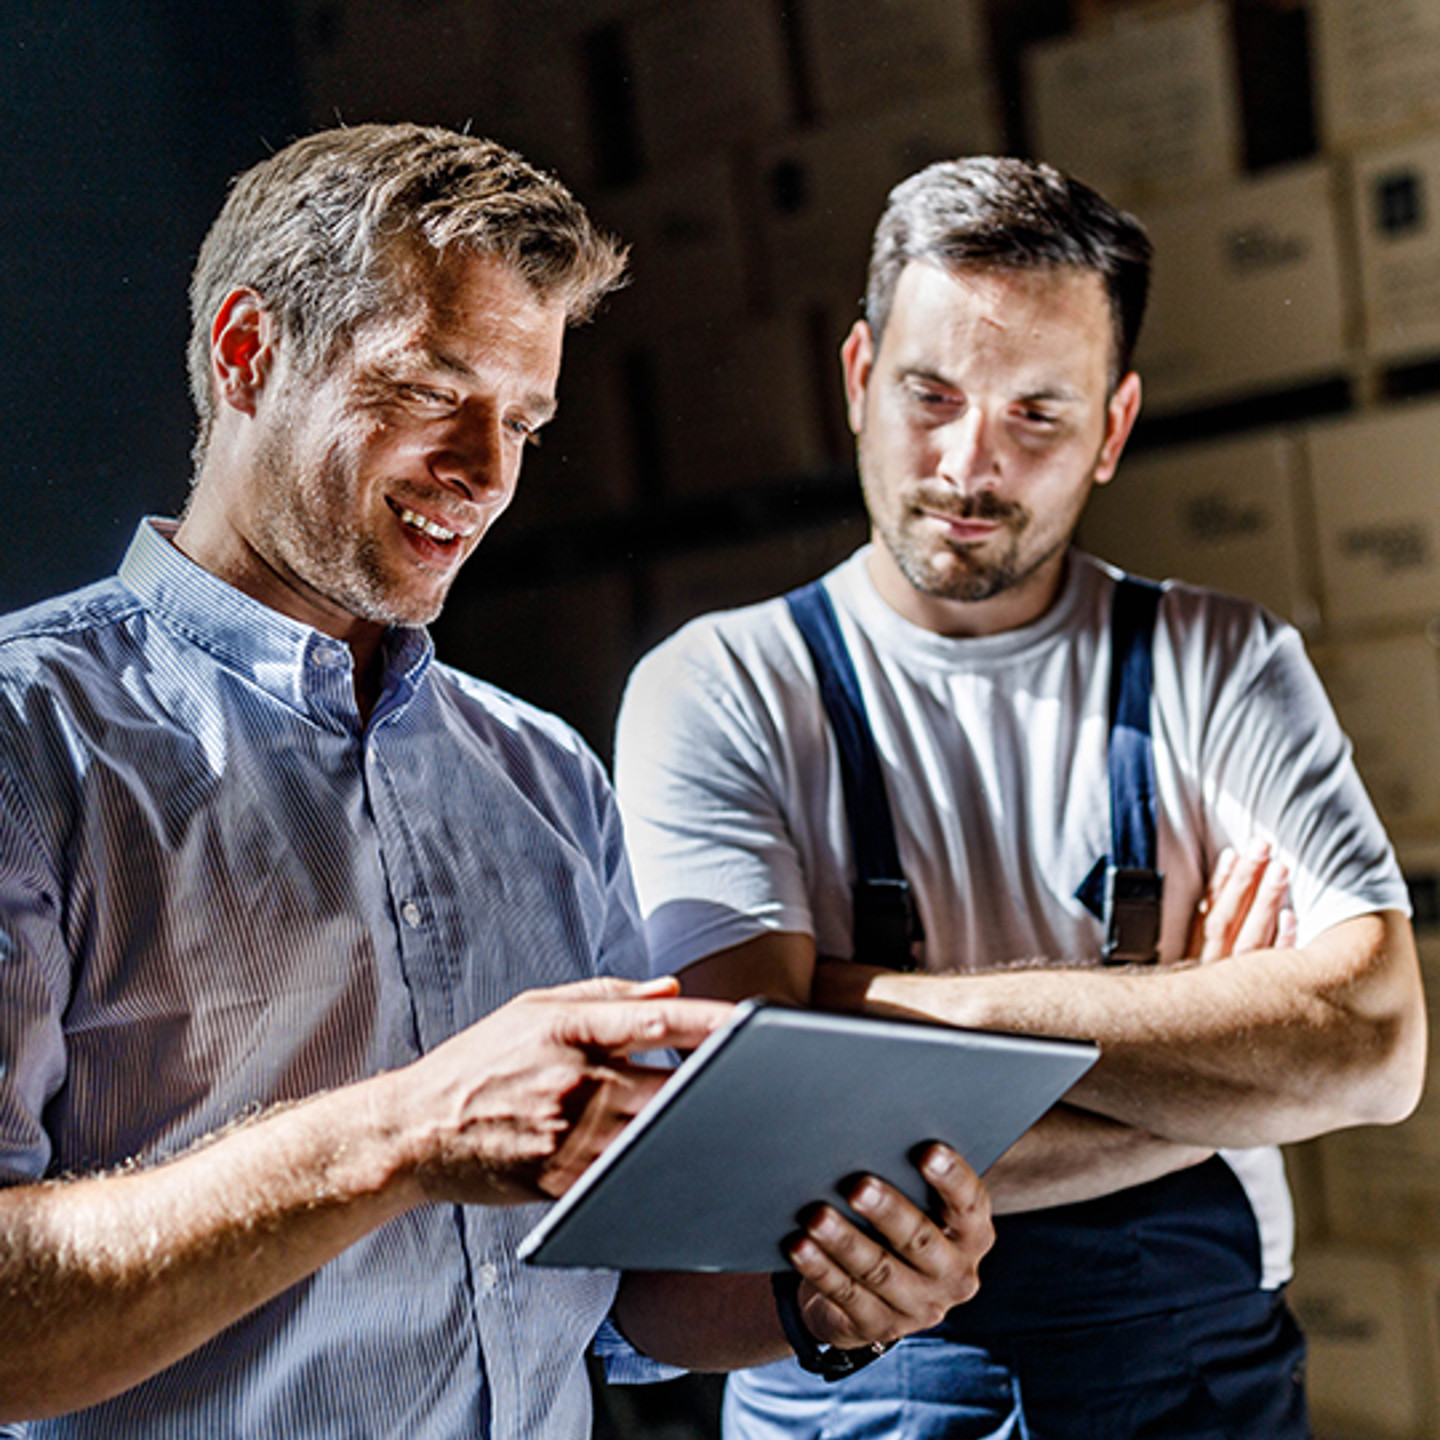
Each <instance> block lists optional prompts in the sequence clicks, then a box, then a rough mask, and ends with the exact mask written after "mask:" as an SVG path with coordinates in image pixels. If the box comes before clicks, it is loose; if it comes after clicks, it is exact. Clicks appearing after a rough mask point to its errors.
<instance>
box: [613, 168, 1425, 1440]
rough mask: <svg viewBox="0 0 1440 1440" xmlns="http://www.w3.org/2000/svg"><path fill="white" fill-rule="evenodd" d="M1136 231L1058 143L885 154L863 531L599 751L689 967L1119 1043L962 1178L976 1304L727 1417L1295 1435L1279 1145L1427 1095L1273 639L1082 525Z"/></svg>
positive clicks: (1137, 309) (1388, 860) (1363, 800)
mask: <svg viewBox="0 0 1440 1440" xmlns="http://www.w3.org/2000/svg"><path fill="white" fill-rule="evenodd" d="M1149 260H1150V247H1149V243H1148V240H1147V239H1146V236H1145V234H1144V232H1143V230H1142V229H1141V227H1140V226H1139V225H1138V224H1137V223H1136V222H1135V221H1134V220H1133V219H1132V218H1131V217H1130V216H1128V215H1125V214H1123V213H1122V212H1120V211H1118V210H1116V209H1115V208H1114V207H1113V206H1111V205H1109V204H1108V203H1107V202H1106V201H1105V200H1103V199H1102V198H1101V197H1100V196H1099V195H1097V194H1095V193H1094V192H1093V191H1091V190H1089V189H1088V188H1087V187H1085V186H1083V185H1080V184H1078V183H1076V182H1074V181H1073V180H1070V179H1068V178H1066V177H1065V176H1063V175H1061V174H1059V173H1058V172H1056V171H1055V170H1053V169H1051V168H1050V167H1047V166H1044V165H1039V164H1032V163H1029V162H1025V161H1021V160H1013V159H984V158H979V159H971V160H962V161H955V162H945V163H940V164H937V165H934V166H932V167H929V168H927V169H926V170H923V171H922V172H920V173H919V174H917V175H915V176H913V177H911V178H910V179H909V180H907V181H905V182H903V183H902V184H901V185H899V186H898V187H897V188H896V189H895V190H894V191H893V192H892V194H891V197H890V200H889V203H888V206H887V208H886V211H885V213H884V216H883V217H882V219H881V221H880V225H879V228H878V231H877V233H876V236H875V242H874V247H873V258H872V264H871V270H870V281H869V288H868V293H867V296H866V302H865V314H864V318H863V319H860V320H858V321H857V322H856V323H855V325H854V328H853V329H852V330H851V332H850V334H849V337H848V338H847V340H846V341H845V344H844V347H843V352H842V361H843V371H844V380H845V387H846V396H847V400H848V412H849V419H850V424H851V428H852V430H853V431H854V433H855V435H856V438H857V442H858V457H859V470H860V479H861V485H862V488H863V492H864V498H865V503H866V506H867V508H868V511H869V515H870V520H871V543H870V544H869V545H867V546H866V547H864V548H863V549H862V550H861V551H860V552H859V553H857V554H856V555H854V556H852V557H851V558H850V559H849V560H847V561H845V562H844V563H843V564H841V565H840V566H839V567H838V568H837V569H835V570H833V571H832V572H831V573H830V574H829V575H828V576H826V577H825V578H824V580H823V581H821V582H817V583H816V584H815V585H812V586H807V587H804V588H803V589H802V590H799V591H797V592H794V593H793V594H792V595H790V596H787V597H784V598H783V599H777V600H773V601H769V602H766V603H764V604H761V605H757V606H751V607H748V608H746V609H741V610H736V611H732V612H729V613H727V614H721V615H714V616H708V617H704V618H702V619H700V620H698V621H695V622H693V623H692V624H691V625H689V626H687V627H686V628H685V629H683V630H682V631H680V633H679V634H678V635H676V636H674V637H672V638H671V639H670V640H669V641H667V642H666V643H665V644H664V645H662V646H661V647H660V648H659V649H658V650H657V651H656V652H654V653H653V654H651V655H650V656H649V657H647V658H646V659H645V660H644V661H642V663H641V665H640V666H639V668H638V669H637V671H636V673H635V675H634V676H633V677H632V680H631V682H630V685H629V688H628V690H627V694H626V698H625V702H624V706H623V709H622V714H621V719H620V726H619V731H618V737H617V786H618V790H619V794H620V797H621V804H622V808H623V810H624V813H625V819H626V829H627V835H628V837H629V841H630V845H631V854H632V859H633V863H634V865H635V871H636V880H637V885H638V889H639V892H640V898H641V904H642V908H643V909H644V911H645V912H646V915H647V924H648V928H649V934H650V939H651V945H652V950H653V952H654V956H655V961H656V963H657V965H658V966H659V967H660V968H661V969H662V970H663V971H667V972H679V974H680V978H681V982H682V987H683V989H684V991H685V992H686V993H687V994H696V995H703V996H718V997H738V996H742V995H749V994H754V993H757V992H759V993H768V994H771V995H776V996H783V997H785V998H788V999H790V1000H792V1001H795V1002H799V1003H813V1004H815V1005H818V1006H821V1007H824V1008H830V1009H840V1010H855V1011H869V1012H879V1013H883V1014H897V1013H898V1014H902V1015H918V1016H923V1017H927V1018H929V1019H932V1020H938V1021H942V1022H945V1023H949V1024H955V1025H965V1026H976V1027H980V1028H984V1029H995V1030H1005V1031H1018V1032H1022V1033H1036V1034H1048V1035H1058V1036H1070V1037H1076V1038H1085V1039H1093V1040H1097V1041H1098V1042H1099V1044H1100V1047H1101V1057H1100V1060H1099V1062H1098V1063H1097V1064H1096V1065H1095V1067H1094V1068H1093V1070H1092V1071H1091V1072H1089V1074H1087V1075H1086V1076H1085V1078H1084V1079H1083V1080H1081V1082H1080V1083H1079V1084H1078V1085H1077V1086H1076V1087H1075V1088H1074V1090H1073V1091H1072V1092H1071V1094H1070V1095H1069V1096H1068V1097H1067V1099H1066V1102H1065V1103H1064V1104H1062V1105H1060V1106H1057V1107H1056V1108H1055V1109H1054V1110H1053V1111H1052V1112H1051V1113H1050V1114H1049V1115H1048V1116H1047V1117H1045V1119H1044V1120H1043V1121H1042V1122H1041V1123H1040V1124H1039V1125H1038V1126H1036V1127H1035V1128H1034V1130H1033V1131H1032V1132H1031V1133H1030V1134H1029V1135H1027V1136H1026V1137H1025V1138H1024V1139H1023V1140H1022V1141H1021V1143H1020V1144H1019V1145H1017V1146H1016V1147H1015V1148H1014V1149H1013V1150H1012V1151H1011V1152H1010V1154H1009V1155H1007V1156H1006V1157H1005V1158H1004V1159H1003V1160H1002V1161H1001V1162H1000V1163H999V1164H998V1165H997V1166H996V1167H995V1168H994V1169H993V1170H992V1171H991V1172H989V1174H988V1175H987V1177H986V1179H987V1185H988V1186H989V1188H990V1190H991V1195H992V1199H993V1202H994V1205H995V1209H996V1211H997V1220H996V1231H997V1238H996V1244H995V1248H994V1250H993V1251H992V1252H991V1254H990V1255H989V1256H988V1257H987V1258H986V1260H985V1262H984V1264H983V1265H982V1267H981V1274H982V1278H983V1280H984V1284H983V1287H982V1289H981V1292H980V1294H979V1296H978V1297H977V1299H976V1300H975V1301H974V1303H973V1304H970V1305H966V1306H962V1307H960V1308H959V1309H958V1310H956V1311H955V1312H953V1313H952V1314H951V1315H950V1316H948V1317H947V1318H946V1320H945V1321H944V1322H943V1323H942V1324H941V1325H940V1326H938V1327H937V1328H936V1329H934V1330H932V1331H930V1332H927V1333H926V1334H924V1335H920V1336H915V1337H912V1338H911V1339H909V1340H906V1341H903V1342H902V1343H901V1344H900V1345H899V1346H898V1347H897V1348H896V1349H895V1350H894V1351H893V1352H891V1353H890V1354H889V1355H887V1356H885V1357H884V1359H882V1360H880V1361H879V1362H878V1363H876V1364H875V1365H873V1366H871V1367H869V1368H868V1369H867V1370H865V1371H864V1372H863V1373H862V1374H860V1375H857V1376H856V1377H854V1379H853V1380H851V1381H849V1382H847V1383H846V1384H845V1385H844V1386H829V1385H827V1384H826V1383H825V1381H824V1379H823V1377H822V1376H821V1375H818V1374H815V1373H810V1371H809V1370H807V1369H803V1368H801V1367H800V1366H799V1365H797V1364H796V1363H795V1362H790V1361H787V1362H783V1363H780V1364H777V1365H775V1366H770V1367H766V1368H764V1369H761V1370H755V1371H749V1372H746V1373H745V1374H744V1375H740V1376H736V1377H733V1378H732V1380H731V1381H730V1383H729V1385H728V1387H727V1399H726V1412H725V1413H726V1428H727V1434H728V1435H730V1436H739V1437H746V1440H759V1437H765V1440H780V1437H785V1440H795V1437H819V1436H824V1437H826V1440H841V1437H860V1436H873V1435H880V1434H884V1435H896V1436H905V1437H915V1436H924V1437H932V1436H933V1437H936V1440H939V1437H942V1436H943V1437H945V1440H971V1437H982V1436H990V1437H996V1440H999V1437H1018V1436H1022V1435H1023V1436H1032V1437H1036V1440H1040V1437H1047V1440H1048V1437H1065V1440H1072V1437H1080V1436H1095V1437H1103V1440H1125V1437H1140V1436H1154V1435H1165V1436H1168V1437H1179V1436H1194V1437H1201V1436H1205V1437H1213V1436H1219V1435H1224V1436H1226V1437H1229V1440H1236V1437H1242V1436H1250V1437H1254V1440H1276V1437H1294V1440H1299V1437H1302V1436H1305V1435H1306V1434H1308V1426H1307V1423H1306V1418H1305V1400H1304V1391H1303V1384H1302V1380H1301V1368H1302V1359H1303V1342H1302V1340H1301V1338H1300V1336H1299V1334H1298V1332H1297V1330H1296V1328H1295V1325H1294V1322H1293V1320H1292V1319H1291V1317H1290V1315H1289V1312H1288V1310H1287V1309H1286V1307H1285V1304H1284V1299H1283V1289H1284V1283H1285V1281H1286V1279H1287V1277H1288V1275H1289V1266H1290V1245H1291V1238H1292V1229H1293V1224H1292V1219H1291V1211H1290V1201H1289V1195H1288V1193H1287V1190H1286V1186H1285V1178H1284V1172H1283V1169H1282V1166H1281V1160H1280V1154H1279V1151H1278V1150H1277V1149H1276V1148H1275V1147H1276V1146H1278V1145H1279V1144H1281V1143H1283V1142H1287V1141H1293V1140H1300V1139H1304V1138H1306V1137H1308V1136H1312V1135H1316V1134H1319V1133H1321V1132H1322V1131H1325V1130H1329V1129H1333V1128H1335V1127H1338V1126H1344V1125H1355V1124H1362V1123H1374V1122H1381V1123H1383V1122H1391V1121H1396V1120H1399V1119H1401V1118H1403V1117H1404V1116H1405V1115H1406V1114H1407V1113H1409V1111H1410V1110H1411V1108H1412V1107H1413V1106H1414V1105H1415V1103H1416V1101H1417V1099H1418V1096H1419V1093H1420V1088H1421V1085H1422V1083H1423V1075H1424V1058H1425V1019H1424V1009H1423V1005H1422V1001H1421V992H1420V984H1419V975H1418V964H1417V960H1416V955H1415V948H1414V941H1413V938H1412V936H1411V933H1410V927H1409V924H1408V920H1407V915H1408V903H1407V897H1406V891H1405V887H1404V885H1403V883H1402V879H1401V876H1400V874H1399V872H1398V869H1397V867H1396V864H1395V861H1394V857H1393V855H1392V853H1391V850H1390V847H1389V844H1388V842H1387V840H1386V837H1385V835H1384V833H1383V831H1382V830H1381V827H1380V825H1379V823H1378V821H1377V819H1376V816H1375V813H1374V811H1373V809H1372V807H1371V805H1370V803H1369V800H1368V799H1367V797H1366V795H1365V792H1364V789H1363V787H1362V786H1361V783H1360V781H1359V779H1358V777H1357V776H1356V773H1355V771H1354V769H1353V766H1352V764H1351V760H1350V756H1349V750H1348V745H1347V742H1346V741H1345V738H1344V736H1343V735H1342V734H1341V732H1340V730H1339V728H1338V726H1337V724H1336V722H1335V719H1334V716H1333V714H1332V713H1331V710H1330V708H1329V706H1328V704H1327V702H1326V699H1325V696H1324V694H1323V692H1322V690H1321V688H1320V686H1319V684H1318V682H1317V680H1316V678H1315V676H1314V674H1313V672H1312V670H1311V668H1310V665H1309V663H1308V661H1307V659H1306V657H1305V653H1304V647H1303V645H1302V644H1301V641H1300V638H1299V636H1298V635H1297V634H1296V633H1295V632H1294V631H1293V630H1292V629H1290V628H1289V627H1288V626H1286V625H1284V624H1282V623H1280V622H1279V621H1277V620H1275V619H1274V618H1273V617H1271V616H1269V615H1267V614H1265V613H1264V612H1262V611H1261V610H1259V609H1258V608H1256V607H1255V606H1253V605H1250V604H1247V603H1243V602H1241V601H1238V600H1234V599H1231V598H1228V597H1224V596H1220V595H1216V594H1213V593H1210V592H1207V591H1204V590H1200V589H1197V588H1194V587H1191V586H1188V585H1183V584H1180V583H1171V584H1168V585H1166V586H1163V587H1161V586H1157V585H1154V584H1151V583H1149V582H1142V581H1138V580H1135V579H1133V578H1131V577H1126V576H1122V575H1120V574H1119V573H1118V572H1116V571H1115V570H1113V569H1112V568H1110V567H1109V566H1107V565H1105V564H1103V563H1101V562H1099V561H1097V560H1094V559H1092V558H1090V557H1088V556H1086V555H1084V554H1082V553H1081V552H1080V551H1078V550H1077V549H1076V548H1074V546H1073V544H1072V537H1073V535H1074V532H1075V529H1076V526H1077V523H1078V521H1079V519H1080V516H1081V512H1082V510H1083V508H1084V505H1085V502H1086V499H1087V497H1088V496H1089V494H1090V490H1091V487H1092V486H1094V485H1098V484H1106V483H1108V482H1110V480H1111V479H1112V477H1113V476H1114V474H1115V470H1116V467H1117V465H1118V463H1119V461H1120V456H1121V452H1122V450H1123V448H1124V446H1125V443H1126V439H1127V437H1128V436H1129V434H1130V431H1131V427H1132V426H1133V425H1134V423H1135V419H1136V415H1137V413H1138V411H1139V406H1140V379H1139V377H1138V376H1137V375H1136V374H1135V373H1134V370H1133V369H1132V364H1131V361H1132V355H1133V352H1134V348H1135V342H1136V338H1137V335H1138V332H1139V327H1140V321H1141V316H1142V313H1143V310H1144V305H1145V296H1146V287H1147V281H1148V273H1149ZM1197 912H1198V916H1199V919H1198V923H1197V922H1196V921H1195V918H1194V917H1196V915H1197ZM800 1359H801V1360H804V1359H805V1357H804V1355H803V1354H801V1355H800Z"/></svg>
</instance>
